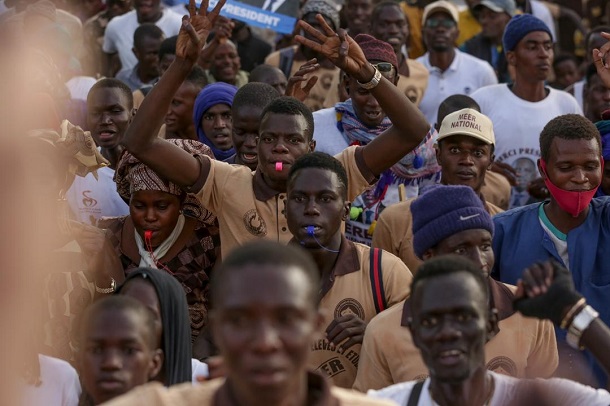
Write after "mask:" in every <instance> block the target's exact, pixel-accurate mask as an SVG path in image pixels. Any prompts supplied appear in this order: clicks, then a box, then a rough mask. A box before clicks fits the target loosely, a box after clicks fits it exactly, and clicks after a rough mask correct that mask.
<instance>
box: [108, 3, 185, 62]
mask: <svg viewBox="0 0 610 406" xmlns="http://www.w3.org/2000/svg"><path fill="white" fill-rule="evenodd" d="M155 25H156V26H157V27H159V28H161V31H163V34H164V35H165V38H169V37H173V36H174V35H178V32H179V31H180V26H181V25H182V15H180V14H178V13H176V12H175V11H172V10H170V9H167V8H166V9H163V15H162V16H161V18H160V19H159V21H157V22H156V23H155ZM139 26H140V24H139V23H138V16H137V14H136V11H135V10H131V11H130V12H128V13H125V14H123V15H121V16H118V17H115V18H113V19H112V20H111V21H110V22H109V23H108V26H107V27H106V32H105V34H104V45H103V47H102V49H103V50H104V52H105V53H107V54H114V53H117V52H118V54H119V58H120V59H121V69H131V68H133V67H134V66H136V64H137V63H138V60H137V59H136V56H135V55H134V54H133V51H132V48H133V33H134V32H135V31H136V29H137V28H138V27H139Z"/></svg>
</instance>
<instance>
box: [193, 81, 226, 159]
mask: <svg viewBox="0 0 610 406" xmlns="http://www.w3.org/2000/svg"><path fill="white" fill-rule="evenodd" d="M236 92H237V88H236V87H235V86H233V85H230V84H228V83H224V82H217V83H212V84H209V85H207V86H206V87H204V88H203V89H202V90H201V91H200V92H199V94H198V95H197V98H196V99H195V106H194V107H193V121H194V122H195V127H196V128H197V137H198V138H199V141H201V142H203V143H204V144H205V145H207V146H208V147H210V149H211V150H212V152H214V156H215V157H216V159H217V160H219V161H224V162H230V163H233V161H232V160H233V159H234V157H235V148H234V146H233V141H232V137H231V132H232V131H233V123H232V119H231V106H233V98H234V97H235V93H236Z"/></svg>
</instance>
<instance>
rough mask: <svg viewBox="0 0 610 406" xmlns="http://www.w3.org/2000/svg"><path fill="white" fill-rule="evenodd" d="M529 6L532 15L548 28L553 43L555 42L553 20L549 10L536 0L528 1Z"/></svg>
mask: <svg viewBox="0 0 610 406" xmlns="http://www.w3.org/2000/svg"><path fill="white" fill-rule="evenodd" d="M530 5H531V6H532V15H533V16H535V17H538V18H539V19H541V20H542V22H544V23H545V24H546V25H547V27H549V30H550V31H551V34H552V35H551V37H552V39H553V42H555V41H557V35H555V20H554V19H553V16H552V15H551V10H549V8H548V7H547V6H545V5H544V4H542V2H540V1H538V0H530Z"/></svg>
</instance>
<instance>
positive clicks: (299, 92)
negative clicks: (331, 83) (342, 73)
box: [286, 58, 320, 101]
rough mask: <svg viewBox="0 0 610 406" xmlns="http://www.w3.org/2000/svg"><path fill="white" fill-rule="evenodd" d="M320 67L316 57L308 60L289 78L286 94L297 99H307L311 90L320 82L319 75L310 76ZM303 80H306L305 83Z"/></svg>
mask: <svg viewBox="0 0 610 406" xmlns="http://www.w3.org/2000/svg"><path fill="white" fill-rule="evenodd" d="M319 68H320V64H318V60H317V59H316V58H313V59H310V60H308V61H307V62H306V63H305V64H303V65H302V66H301V67H300V68H299V70H298V71H296V72H295V74H294V75H292V76H291V77H290V78H289V79H288V84H287V85H286V96H290V97H294V98H295V99H297V100H300V101H305V99H307V97H309V92H310V91H311V89H312V88H313V87H314V86H315V85H316V83H317V82H318V76H316V75H313V76H308V75H309V74H311V73H313V72H315V71H316V70H318V69H319ZM303 82H305V83H304V84H303Z"/></svg>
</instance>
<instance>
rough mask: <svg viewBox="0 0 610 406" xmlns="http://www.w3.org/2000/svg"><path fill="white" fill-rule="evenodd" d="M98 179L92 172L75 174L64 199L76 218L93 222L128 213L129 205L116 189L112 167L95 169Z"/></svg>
mask: <svg viewBox="0 0 610 406" xmlns="http://www.w3.org/2000/svg"><path fill="white" fill-rule="evenodd" d="M97 176H98V180H96V179H95V177H94V176H93V174H92V173H88V174H87V176H85V177H84V178H82V177H80V176H77V177H76V178H75V179H74V183H72V186H71V187H70V189H68V193H66V199H68V204H69V205H70V209H72V212H73V213H74V215H75V216H76V219H77V220H78V221H80V222H82V223H86V224H93V225H95V223H96V222H97V220H99V219H100V218H101V217H119V216H126V215H128V214H129V206H128V205H127V204H126V203H125V202H124V201H123V199H122V198H121V196H119V193H118V192H117V191H116V183H114V180H113V178H114V169H110V168H108V167H104V168H101V169H98V170H97Z"/></svg>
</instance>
